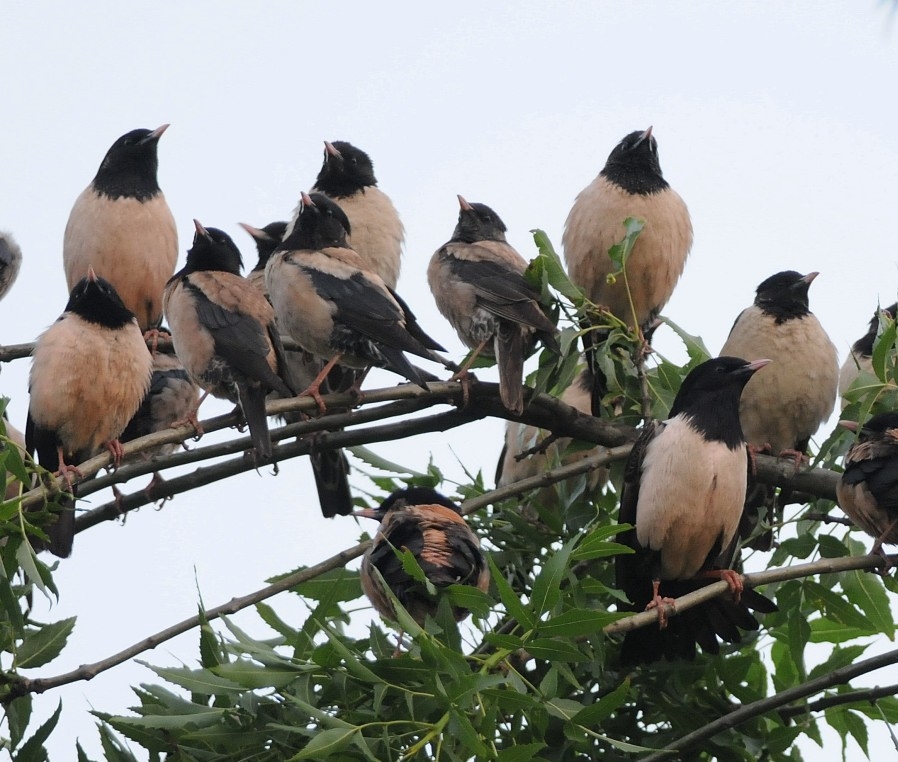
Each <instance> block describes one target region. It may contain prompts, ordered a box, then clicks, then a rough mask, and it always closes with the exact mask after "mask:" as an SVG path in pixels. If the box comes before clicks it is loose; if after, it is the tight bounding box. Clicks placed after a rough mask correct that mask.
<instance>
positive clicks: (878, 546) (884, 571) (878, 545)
mask: <svg viewBox="0 0 898 762" xmlns="http://www.w3.org/2000/svg"><path fill="white" fill-rule="evenodd" d="M896 526H898V519H895V520H894V521H893V522H892V523H891V524H889V525H888V526H887V527H886V528H885V530H884V531H883V532H882V534H880V535H879V537H877V538H876V542H874V543H873V547H872V548H870V555H871V556H872V555H880V556H882V560H883V561H885V562H886V565H885V566H883V567H882V568H881V569H877V570H876V573H877V574H878V575H879V576H881V577H887V576H888V575H889V572H890V571H891V570H892V566H894V564H893V563H892V559H890V558H889V555H888V553H886V552H885V551H884V550H883V549H882V545H883V543H884V542H885V539H886V537H888V535H889V534H890V533H891V532H892V530H893V529H894V528H895V527H896Z"/></svg>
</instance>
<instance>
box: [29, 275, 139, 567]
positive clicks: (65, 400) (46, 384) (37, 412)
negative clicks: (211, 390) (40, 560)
mask: <svg viewBox="0 0 898 762" xmlns="http://www.w3.org/2000/svg"><path fill="white" fill-rule="evenodd" d="M152 365H153V358H152V356H151V354H150V351H149V350H148V349H147V346H146V343H145V342H144V339H143V334H142V333H141V331H140V328H139V327H138V325H137V320H136V319H135V317H134V314H133V313H132V312H131V311H130V310H129V309H128V308H127V307H125V305H124V303H123V302H122V300H121V299H120V298H119V296H118V294H117V293H116V291H115V289H114V288H113V287H112V285H111V284H109V283H108V282H107V281H105V280H103V279H102V278H100V277H98V276H97V275H96V273H94V271H93V269H91V268H88V270H87V276H86V277H84V278H82V279H81V280H80V281H78V282H77V283H76V284H75V287H74V288H73V289H72V292H71V294H70V295H69V301H68V304H67V305H66V308H65V312H63V314H62V316H61V317H60V318H59V319H58V320H57V321H56V322H55V323H53V325H51V326H50V327H49V328H48V329H47V330H46V331H44V332H43V333H42V334H41V336H40V337H39V338H38V340H37V343H36V344H35V347H34V352H33V353H32V363H31V375H30V377H29V386H28V389H29V392H30V394H31V399H30V404H29V408H28V420H27V424H26V427H25V439H26V443H27V449H28V451H29V452H31V453H34V452H35V451H37V458H38V462H39V463H40V464H41V466H43V467H44V468H46V469H48V470H50V471H53V472H58V473H59V474H61V475H62V476H64V477H65V478H66V481H67V482H69V484H71V473H72V472H75V473H76V474H77V469H76V468H75V465H76V464H78V463H81V462H83V461H85V460H87V459H88V458H90V457H92V456H94V455H96V454H97V453H98V452H99V451H100V450H101V449H102V448H103V447H104V446H106V447H107V448H109V449H110V451H111V452H112V454H113V457H114V460H115V463H116V465H118V462H119V461H120V460H121V443H120V442H119V441H118V437H119V436H120V435H121V433H122V432H123V431H124V429H125V426H127V424H128V421H129V420H131V417H132V416H133V415H134V413H135V412H136V411H137V408H138V407H139V406H140V403H141V400H142V399H143V397H144V395H145V394H146V391H147V389H148V388H149V385H150V376H151V374H152ZM63 508H64V510H63V511H62V513H60V514H59V517H58V520H57V522H56V523H55V524H54V525H52V526H51V527H50V528H49V535H50V546H49V547H50V551H51V552H52V553H54V554H55V555H57V556H60V557H66V556H68V555H69V554H70V553H71V552H72V541H73V539H74V534H75V514H74V501H72V500H65V501H63Z"/></svg>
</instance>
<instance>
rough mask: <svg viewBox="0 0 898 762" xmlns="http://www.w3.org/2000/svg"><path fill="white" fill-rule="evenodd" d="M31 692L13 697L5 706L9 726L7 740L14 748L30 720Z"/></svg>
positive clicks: (20, 739)
mask: <svg viewBox="0 0 898 762" xmlns="http://www.w3.org/2000/svg"><path fill="white" fill-rule="evenodd" d="M31 703H32V699H31V694H30V693H26V694H25V695H24V696H19V697H18V698H16V699H13V700H12V701H11V702H10V703H9V704H8V705H7V707H6V722H7V725H8V726H9V741H10V744H11V745H12V748H13V749H15V748H16V746H18V745H19V744H20V743H21V742H22V739H23V738H24V737H25V730H26V729H27V728H28V723H29V721H30V720H31Z"/></svg>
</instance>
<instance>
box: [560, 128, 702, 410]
mask: <svg viewBox="0 0 898 762" xmlns="http://www.w3.org/2000/svg"><path fill="white" fill-rule="evenodd" d="M628 217H634V218H640V219H642V220H644V221H645V227H644V228H643V230H642V232H641V233H640V235H639V237H638V239H637V240H636V244H635V245H634V247H633V251H632V252H631V254H630V257H629V259H628V261H627V263H626V272H627V278H626V281H625V279H624V278H622V277H617V278H616V279H614V281H613V282H609V278H608V276H609V275H611V274H612V273H614V272H615V271H616V270H617V265H616V264H615V263H614V262H613V261H612V259H611V258H610V257H609V256H608V250H609V249H610V248H611V247H612V246H614V245H615V244H616V243H619V242H620V241H621V240H622V239H623V238H624V235H625V232H626V231H625V228H624V221H625V220H626V219H627V218H628ZM562 244H563V246H564V258H565V261H566V262H567V266H568V272H569V273H570V278H571V281H572V282H573V283H574V284H575V285H577V286H578V287H579V288H580V289H581V290H582V291H583V292H584V294H585V295H586V296H587V298H588V299H589V300H590V301H591V302H593V303H594V304H597V305H600V306H602V307H604V308H606V309H607V310H608V311H609V312H610V313H611V314H612V315H614V316H615V317H617V318H618V319H620V320H622V321H624V322H625V323H627V324H628V325H629V326H630V327H631V328H633V329H639V330H640V331H643V332H644V331H645V330H646V329H647V328H648V327H649V326H650V325H651V323H652V321H653V320H654V319H655V318H656V317H657V316H658V314H659V313H660V312H661V310H662V309H663V308H664V305H665V304H667V302H668V300H669V299H670V297H671V294H673V290H674V288H675V286H676V285H677V281H678V280H679V279H680V275H682V273H683V268H684V267H685V265H686V257H687V256H688V255H689V250H690V249H691V248H692V221H691V220H690V217H689V210H688V209H687V208H686V204H685V203H684V202H683V199H682V198H680V196H679V194H677V193H676V191H674V190H673V188H671V187H670V185H669V184H668V182H667V180H665V179H664V175H663V174H662V172H661V164H660V163H659V161H658V143H657V141H656V140H655V138H654V136H653V135H652V128H651V127H649V128H648V129H647V130H645V131H644V132H642V131H636V132H631V133H630V134H629V135H627V136H626V137H625V138H624V139H623V140H621V142H620V143H618V144H617V146H615V148H614V150H613V151H612V152H611V154H610V155H609V156H608V160H607V161H606V162H605V166H604V168H603V169H602V171H601V172H599V174H598V176H597V177H596V179H595V180H593V181H592V182H591V183H590V184H589V185H587V186H586V188H584V189H583V190H582V191H581V192H580V194H579V195H578V196H577V198H576V200H575V201H574V205H573V207H572V208H571V211H570V213H569V214H568V216H567V221H566V222H565V224H564V235H563V236H562ZM627 283H628V284H629V291H628V289H627V286H626V284H627ZM584 327H585V326H584ZM593 334H595V335H593ZM606 336H607V332H599V331H595V332H587V333H585V334H584V337H583V339H584V349H585V350H586V352H587V361H589V362H592V357H593V353H592V352H591V351H590V350H591V348H592V347H594V346H598V345H599V344H600V343H601V342H602V341H603V340H604V338H605V337H606ZM592 367H593V371H594V372H595V381H596V386H595V389H594V394H593V396H594V401H593V413H594V414H595V415H598V413H599V408H600V404H601V398H602V396H604V393H605V392H606V391H607V390H606V388H605V385H606V380H605V377H604V375H603V374H602V373H601V372H599V371H597V367H596V365H595V364H593V366H592Z"/></svg>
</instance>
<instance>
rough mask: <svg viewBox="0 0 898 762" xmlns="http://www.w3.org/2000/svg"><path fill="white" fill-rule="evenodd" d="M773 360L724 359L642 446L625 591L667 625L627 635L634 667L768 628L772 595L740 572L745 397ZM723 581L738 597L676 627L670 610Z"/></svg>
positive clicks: (622, 573)
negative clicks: (765, 618)
mask: <svg viewBox="0 0 898 762" xmlns="http://www.w3.org/2000/svg"><path fill="white" fill-rule="evenodd" d="M768 362H769V361H768V360H755V361H754V362H748V361H746V360H743V359H741V358H737V357H718V358H716V359H713V360H708V361H707V362H704V363H702V364H701V365H699V366H697V367H696V368H694V369H693V370H692V371H691V372H690V373H689V375H687V376H686V378H685V379H684V381H683V384H682V386H681V387H680V390H679V392H678V393H677V396H676V398H675V399H674V402H673V405H672V407H671V409H670V414H669V415H668V417H667V420H665V421H652V422H650V423H648V424H646V426H645V428H644V429H643V432H642V436H640V438H639V440H638V441H637V442H636V444H635V445H634V446H633V450H632V451H631V453H630V456H629V458H628V459H627V463H626V466H625V471H624V486H623V492H622V495H621V509H620V521H621V523H622V524H630V525H632V527H633V528H632V529H628V530H626V531H625V532H623V533H622V534H620V535H618V541H619V542H621V543H623V544H625V545H628V546H629V547H631V548H632V549H633V550H634V553H633V554H631V555H620V556H615V571H616V578H617V585H618V587H619V588H620V589H621V590H623V591H624V592H625V593H626V594H627V597H628V598H629V599H630V601H631V603H632V610H634V611H641V610H643V609H652V608H654V609H657V611H658V619H659V627H657V628H654V627H645V628H642V629H641V630H634V631H632V632H630V633H628V634H627V636H626V637H625V638H624V644H623V647H622V650H621V661H622V662H623V663H624V664H638V663H643V662H652V661H656V660H658V659H660V658H661V657H662V656H663V657H665V658H667V659H676V658H684V659H691V658H693V657H694V656H695V646H696V643H698V644H699V645H701V646H702V648H703V649H704V650H705V651H707V652H710V653H718V651H719V644H718V638H721V639H723V640H725V641H727V642H731V643H737V642H739V640H740V633H739V631H740V629H741V630H756V629H757V628H758V622H757V620H756V619H755V618H754V617H753V616H752V614H751V612H750V611H749V608H754V609H756V610H759V611H770V610H773V605H772V603H771V602H770V601H768V600H767V599H766V598H764V596H762V595H760V594H759V593H755V592H754V591H751V590H743V586H742V582H741V578H740V577H739V575H738V574H737V573H736V572H735V571H733V564H734V554H735V548H736V536H737V529H738V528H739V521H740V517H741V515H742V505H743V502H744V501H745V490H746V479H747V467H748V462H747V461H748V455H747V453H746V449H745V439H744V436H743V433H742V428H741V426H740V424H739V396H740V393H742V391H743V388H744V386H745V384H746V383H747V382H748V381H749V379H750V378H751V377H752V376H753V374H754V373H755V372H756V371H757V370H759V369H760V368H763V367H764V366H765V365H766V364H767V363H768ZM764 372H765V373H766V372H767V371H764ZM715 577H717V578H721V579H726V580H727V581H728V582H729V584H730V587H731V589H732V590H733V593H734V597H718V598H715V599H714V600H712V601H709V602H708V603H705V604H702V605H700V606H697V607H695V608H692V609H689V610H688V611H685V612H683V613H681V614H679V615H678V616H676V617H674V618H673V619H671V620H669V622H668V620H667V618H666V616H664V615H663V613H664V608H663V606H664V604H669V603H674V604H675V602H676V601H675V599H676V598H677V597H679V596H681V595H684V594H685V593H687V592H691V591H692V590H695V589H698V588H699V587H702V586H704V585H706V584H709V582H708V580H709V579H713V578H715Z"/></svg>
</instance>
